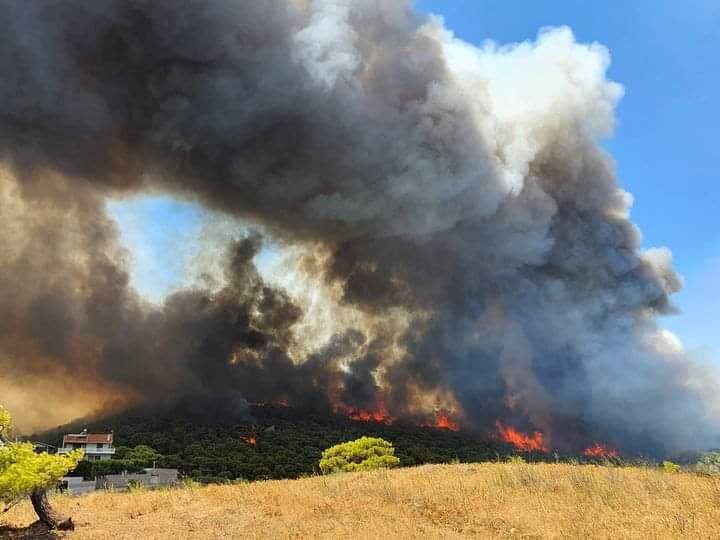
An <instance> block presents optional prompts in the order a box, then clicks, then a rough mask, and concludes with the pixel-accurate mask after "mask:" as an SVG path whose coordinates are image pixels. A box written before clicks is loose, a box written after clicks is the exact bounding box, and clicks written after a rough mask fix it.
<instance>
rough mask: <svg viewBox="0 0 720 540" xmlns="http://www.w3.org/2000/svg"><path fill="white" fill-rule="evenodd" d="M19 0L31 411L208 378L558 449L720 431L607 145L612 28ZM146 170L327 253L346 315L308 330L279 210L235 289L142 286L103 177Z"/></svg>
mask: <svg viewBox="0 0 720 540" xmlns="http://www.w3.org/2000/svg"><path fill="white" fill-rule="evenodd" d="M0 9H1V10H2V13H3V16H2V17H0V75H1V76H0V159H1V160H2V163H3V169H2V175H1V176H0V205H1V207H0V208H1V209H2V212H1V213H0V368H2V371H1V372H0V392H1V393H2V395H0V398H2V400H3V401H6V402H7V401H9V402H10V403H9V405H10V406H12V404H13V403H15V404H18V405H19V406H22V409H21V411H19V412H18V416H20V417H22V416H23V415H24V414H25V415H26V422H27V423H28V424H33V423H34V424H36V425H37V424H41V423H43V422H54V421H59V420H63V419H66V418H67V417H68V416H70V415H72V414H76V413H78V412H80V411H84V412H87V410H88V408H92V407H99V408H105V409H107V408H112V407H122V406H125V405H127V404H130V403H148V404H150V403H153V404H158V403H173V402H177V401H178V400H186V399H191V400H192V399H201V398H203V397H208V396H211V397H213V398H217V399H220V400H223V401H226V402H227V403H228V405H229V406H230V405H232V404H236V403H242V402H243V400H249V401H257V400H273V399H275V400H278V399H282V400H287V401H288V402H290V403H292V404H294V405H297V406H304V407H315V408H319V409H323V408H325V409H328V410H330V409H333V408H334V409H335V410H338V408H339V407H340V409H341V410H345V409H347V408H353V407H357V408H365V409H373V408H374V409H377V408H382V409H383V410H387V411H389V414H392V415H393V416H396V417H405V418H416V419H422V417H423V416H427V415H432V414H433V412H434V411H435V410H437V409H439V408H442V409H443V410H446V411H448V412H449V413H451V414H453V415H454V417H455V418H456V419H458V421H460V422H461V424H462V425H463V426H465V427H466V428H475V429H480V430H487V432H488V433H489V432H491V431H492V430H494V429H495V425H496V421H497V420H500V421H502V422H503V424H505V425H512V426H515V427H517V428H519V429H526V430H530V431H534V430H540V431H542V432H543V433H544V434H545V438H546V441H548V442H549V443H550V444H551V445H552V446H553V447H555V448H559V449H564V450H578V449H581V448H583V447H584V446H585V445H587V444H588V443H590V442H594V441H598V440H602V441H608V442H609V443H611V444H613V445H614V446H615V447H618V448H620V449H622V450H623V451H625V452H639V451H647V450H648V449H651V448H665V449H668V450H672V449H677V448H682V447H688V446H699V445H704V444H710V443H712V442H715V441H717V436H718V430H717V428H718V416H717V414H718V408H717V406H716V404H715V403H714V402H713V401H712V399H713V398H714V397H715V396H717V395H718V394H717V386H716V380H714V379H713V378H712V376H708V375H707V374H705V373H703V372H702V370H701V369H700V367H699V366H697V365H695V364H693V363H692V362H691V361H690V360H689V359H688V358H686V356H685V355H684V353H683V352H682V349H681V347H680V346H679V345H678V342H677V340H676V339H674V338H673V337H672V336H671V335H670V334H668V333H667V332H664V331H663V330H661V329H660V328H659V327H658V325H657V323H656V322H655V319H656V317H657V316H658V315H659V314H665V313H669V312H671V311H672V306H671V303H670V296H671V294H672V293H673V292H675V291H677V290H678V289H679V287H680V285H681V283H680V279H679V278H678V276H677V275H676V274H675V272H674V271H673V269H672V266H671V256H670V253H669V252H668V251H667V250H665V249H656V250H648V251H643V250H642V249H641V238H640V234H639V232H638V230H637V228H636V227H635V226H634V225H633V223H632V222H631V221H630V219H629V208H630V204H631V197H630V196H629V194H627V193H625V192H624V191H623V190H622V189H620V188H619V187H618V183H617V180H616V176H615V171H614V165H613V162H612V160H611V159H610V158H609V157H608V156H607V155H606V153H605V152H604V151H603V149H602V147H601V146H600V145H599V142H598V141H599V140H600V139H601V138H602V137H604V136H607V135H609V134H610V133H611V131H612V128H613V115H614V107H615V105H616V103H617V102H618V100H619V99H620V98H621V95H622V88H621V87H620V86H619V85H617V84H615V83H613V82H610V81H608V80H607V78H606V69H607V66H608V62H609V56H608V53H607V51H606V50H605V49H604V48H603V47H602V46H600V45H597V44H592V45H583V44H578V43H576V42H575V40H574V37H573V35H572V33H571V31H570V30H569V29H567V28H559V29H554V30H545V31H543V32H541V34H540V35H539V37H538V39H537V41H535V42H532V43H523V44H518V45H512V46H508V47H498V46H496V45H495V44H492V43H488V44H486V45H485V46H483V47H482V48H476V47H473V46H471V45H469V44H466V43H464V42H462V41H460V40H458V39H456V38H454V36H453V35H452V33H451V32H450V31H449V30H447V29H446V28H444V26H443V24H442V21H440V20H439V19H434V18H427V17H425V16H421V15H418V14H417V13H415V12H414V11H413V9H412V8H411V6H410V5H409V4H408V3H407V2H406V1H403V0H364V1H362V2H353V1H351V0H263V1H262V2H258V1H254V0H211V1H207V0H203V1H200V0H175V1H173V2H148V1H140V0H135V1H132V0H130V1H129V0H122V1H120V0H117V1H112V0H96V1H94V2H86V1H80V0H65V1H63V2H57V1H49V0H35V1H33V2H16V1H12V0H0ZM149 190H152V191H154V192H165V193H168V194H171V195H174V196H178V197H184V198H187V199H190V200H193V201H197V202H198V203H200V204H203V205H205V206H207V207H208V208H211V209H213V210H215V211H219V212H224V213H227V214H230V215H233V216H237V217H239V218H242V219H243V220H245V221H247V222H254V223H255V224H256V225H257V227H258V228H259V229H261V230H263V231H266V232H267V233H268V234H271V235H272V236H273V237H274V238H275V239H277V240H279V241H282V242H283V243H284V244H286V245H288V246H297V247H298V248H299V249H304V251H305V255H304V257H303V260H302V262H301V264H300V265H299V266H300V268H301V270H302V273H303V275H304V276H305V277H306V278H307V279H308V280H315V281H316V282H317V283H318V284H319V285H318V287H322V288H324V289H327V290H331V291H335V292H334V296H333V300H334V301H335V302H336V303H337V304H338V309H340V308H342V309H345V310H351V311H353V312H354V313H355V316H354V318H352V323H347V324H338V325H337V328H336V331H334V332H333V334H332V335H331V336H330V337H329V338H328V339H327V340H325V342H323V343H320V344H317V343H315V344H314V345H313V346H312V347H309V346H308V345H307V343H308V341H307V340H305V339H303V336H302V334H303V330H302V327H303V321H305V320H306V319H307V317H306V315H305V314H304V313H305V311H304V310H305V309H306V306H305V305H304V304H303V302H301V301H299V300H297V299H294V298H293V297H292V296H291V295H289V294H288V293H287V292H284V290H282V289H279V288H277V287H273V286H271V285H269V284H268V283H266V282H265V280H264V279H263V278H262V276H261V275H260V274H259V273H258V271H257V270H256V269H255V267H254V264H253V257H254V255H255V254H256V253H257V251H258V249H259V246H260V242H261V239H260V238H259V237H258V236H250V237H249V238H245V239H240V240H238V241H237V242H234V243H233V244H232V245H230V246H228V248H227V250H226V252H225V253H224V254H223V257H224V259H223V260H224V261H225V262H224V263H223V265H224V266H223V267H224V269H225V278H224V280H223V283H222V286H221V287H216V288H212V289H208V288H206V287H203V286H201V285H197V286H194V287H188V288H187V289H185V290H183V291H180V292H178V293H176V294H174V295H172V296H171V297H169V298H168V299H167V301H166V303H165V304H164V305H163V306H161V307H157V306H153V305H150V304H148V303H147V302H146V301H144V300H143V299H142V298H141V297H140V296H139V295H138V294H137V293H136V292H135V291H134V290H133V289H132V288H131V287H130V286H129V284H128V273H127V268H128V264H127V260H126V259H127V254H125V253H124V251H123V250H122V248H121V247H120V244H119V242H118V233H117V230H116V228H115V224H114V223H113V222H112V220H110V219H109V218H108V216H107V215H106V212H105V201H106V200H107V199H108V198H111V197H118V196H125V195H129V194H134V193H140V192H143V191H149ZM218 256H220V254H218ZM346 322H347V321H346ZM72 388H75V389H76V390H72V391H69V389H72ZM40 394H42V398H39V397H38V395H40ZM68 396H69V397H68ZM38 402H41V403H38ZM43 404H44V405H45V406H46V408H43ZM49 411H52V414H49ZM33 414H35V415H36V416H35V417H33ZM418 421H421V420H418Z"/></svg>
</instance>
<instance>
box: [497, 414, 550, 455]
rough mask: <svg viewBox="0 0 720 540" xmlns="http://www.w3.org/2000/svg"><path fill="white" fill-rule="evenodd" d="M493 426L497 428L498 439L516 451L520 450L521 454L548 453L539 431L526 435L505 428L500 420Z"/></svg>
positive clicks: (513, 429) (510, 428)
mask: <svg viewBox="0 0 720 540" xmlns="http://www.w3.org/2000/svg"><path fill="white" fill-rule="evenodd" d="M495 425H496V426H497V430H498V433H499V434H500V438H501V439H502V440H503V441H505V442H508V443H510V444H512V445H513V446H515V448H517V449H518V450H522V451H523V452H545V453H547V452H549V451H550V450H549V449H548V447H547V446H546V445H545V438H544V437H543V434H542V433H541V432H539V431H536V432H535V433H533V434H532V435H528V434H525V433H522V432H520V431H518V430H516V429H515V428H512V427H505V426H504V425H503V424H502V422H500V420H498V421H497V422H495Z"/></svg>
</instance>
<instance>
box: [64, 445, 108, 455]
mask: <svg viewBox="0 0 720 540" xmlns="http://www.w3.org/2000/svg"><path fill="white" fill-rule="evenodd" d="M73 450H78V448H70V447H69V446H64V447H60V448H58V454H69V453H70V452H72V451H73ZM79 450H83V451H84V452H85V453H86V454H108V455H110V454H114V453H115V448H95V449H92V448H79Z"/></svg>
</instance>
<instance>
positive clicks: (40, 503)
mask: <svg viewBox="0 0 720 540" xmlns="http://www.w3.org/2000/svg"><path fill="white" fill-rule="evenodd" d="M30 500H31V501H32V505H33V508H34V509H35V513H36V514H37V515H38V517H39V518H40V521H41V522H42V523H44V524H45V525H47V526H48V528H50V529H59V530H61V531H73V530H75V524H74V523H73V521H72V518H67V519H65V518H64V517H63V516H61V515H60V514H58V513H57V512H56V511H55V509H54V508H53V507H52V506H50V501H48V497H47V490H46V489H36V490H35V491H33V492H32V495H30Z"/></svg>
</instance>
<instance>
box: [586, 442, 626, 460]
mask: <svg viewBox="0 0 720 540" xmlns="http://www.w3.org/2000/svg"><path fill="white" fill-rule="evenodd" d="M583 454H584V455H585V456H587V457H589V458H616V457H620V452H618V451H617V450H613V449H611V448H608V447H607V446H605V445H604V444H602V443H598V442H596V443H595V444H594V445H592V446H590V447H588V448H586V449H585V450H583Z"/></svg>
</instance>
